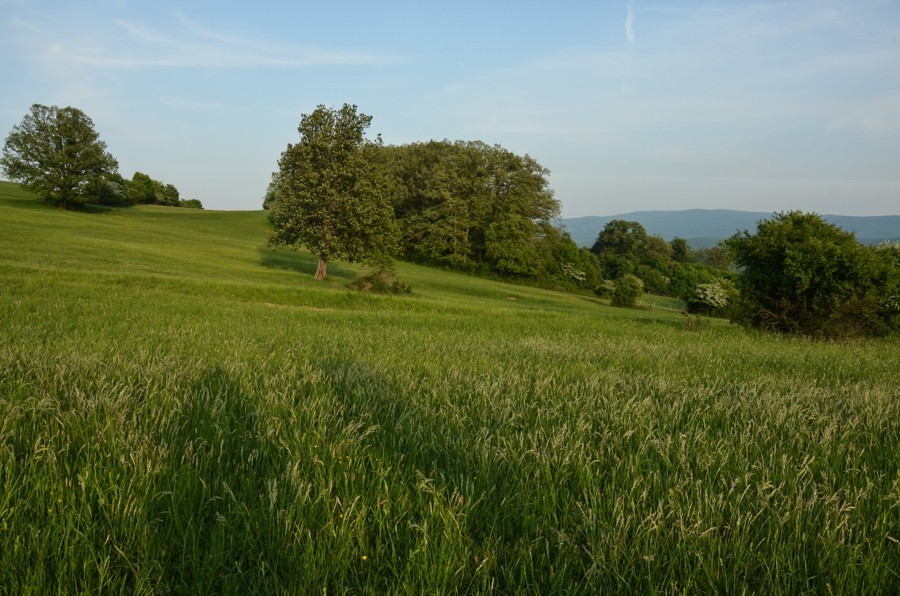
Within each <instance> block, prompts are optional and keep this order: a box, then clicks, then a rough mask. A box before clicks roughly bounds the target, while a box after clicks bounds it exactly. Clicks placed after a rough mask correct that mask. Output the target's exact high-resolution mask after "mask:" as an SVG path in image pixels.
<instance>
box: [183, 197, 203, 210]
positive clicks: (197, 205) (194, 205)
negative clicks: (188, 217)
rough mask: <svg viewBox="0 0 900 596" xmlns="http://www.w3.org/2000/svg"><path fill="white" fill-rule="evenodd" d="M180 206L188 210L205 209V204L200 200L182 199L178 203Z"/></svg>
mask: <svg viewBox="0 0 900 596" xmlns="http://www.w3.org/2000/svg"><path fill="white" fill-rule="evenodd" d="M178 206H179V207H186V208H188V209H203V203H201V202H200V199H181V200H180V201H179V202H178Z"/></svg>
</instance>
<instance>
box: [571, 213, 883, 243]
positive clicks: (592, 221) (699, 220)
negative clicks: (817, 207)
mask: <svg viewBox="0 0 900 596" xmlns="http://www.w3.org/2000/svg"><path fill="white" fill-rule="evenodd" d="M771 217H772V214H771V213H767V212H764V211H734V210H731V209H688V210H685V211H635V212H632V213H623V214H621V215H606V216H587V217H573V218H566V219H562V220H561V221H562V224H563V225H564V226H565V227H566V228H567V229H568V230H569V233H570V234H571V235H572V239H573V240H574V241H575V242H576V243H577V244H579V245H581V246H588V247H590V246H591V245H592V244H593V243H594V241H595V240H597V235H598V234H599V233H600V230H602V229H603V227H604V226H605V225H606V224H608V223H609V222H611V221H612V220H614V219H624V220H626V221H636V222H638V223H640V224H641V225H642V226H644V228H645V229H646V230H647V233H648V234H656V235H659V236H662V237H663V238H665V239H666V240H671V239H672V238H675V237H678V238H684V239H685V240H687V241H688V244H690V246H691V248H694V249H698V248H709V247H710V246H714V245H715V244H717V243H718V242H719V241H720V240H724V239H725V238H728V237H729V236H731V235H733V234H734V233H735V232H737V231H740V230H750V231H751V232H752V231H753V230H755V229H756V224H757V223H758V222H759V221H760V220H763V219H769V218H771ZM822 218H823V219H825V220H826V221H828V222H830V223H832V224H834V225H836V226H838V227H839V228H841V229H844V230H847V231H848V232H853V233H854V234H855V235H856V239H857V240H859V241H860V242H862V243H863V244H878V243H880V242H882V241H884V240H890V241H897V240H900V215H873V216H852V215H823V216H822Z"/></svg>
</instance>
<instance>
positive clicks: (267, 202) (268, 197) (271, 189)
mask: <svg viewBox="0 0 900 596" xmlns="http://www.w3.org/2000/svg"><path fill="white" fill-rule="evenodd" d="M277 190H278V172H272V179H271V180H269V185H268V186H267V187H266V194H265V195H263V203H262V208H263V209H265V210H266V211H269V210H270V209H272V205H274V204H275V193H276V191H277Z"/></svg>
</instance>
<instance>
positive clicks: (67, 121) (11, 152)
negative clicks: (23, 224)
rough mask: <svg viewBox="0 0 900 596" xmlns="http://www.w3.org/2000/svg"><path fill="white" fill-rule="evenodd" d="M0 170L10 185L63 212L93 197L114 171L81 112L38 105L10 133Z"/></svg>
mask: <svg viewBox="0 0 900 596" xmlns="http://www.w3.org/2000/svg"><path fill="white" fill-rule="evenodd" d="M0 165H2V166H3V169H4V170H5V171H6V175H7V176H9V178H10V179H12V180H16V181H18V182H20V183H21V184H22V186H23V187H25V188H26V189H28V190H30V191H32V192H34V193H36V194H37V195H39V196H40V197H42V198H44V199H46V200H48V201H50V202H51V203H53V204H55V205H58V206H59V207H62V208H64V209H75V208H77V207H79V206H81V205H83V204H84V203H85V201H86V200H87V199H88V198H89V197H96V196H98V195H99V194H100V192H101V188H102V187H103V185H104V177H105V176H108V175H112V174H114V173H115V172H116V171H117V169H118V167H119V164H118V162H117V161H116V160H115V158H113V156H112V155H110V154H109V153H108V152H107V151H106V143H104V142H103V141H101V140H100V135H99V134H98V133H97V132H96V131H95V130H94V123H93V121H92V120H91V119H90V118H89V117H88V116H87V115H85V114H84V112H82V111H81V110H79V109H77V108H72V107H65V108H59V107H57V106H49V107H48V106H43V105H40V104H34V105H32V106H31V110H30V111H29V113H28V114H26V115H25V117H24V118H23V119H22V122H21V123H20V124H18V125H16V126H14V127H13V129H12V131H11V132H10V133H9V136H8V137H7V138H6V142H5V143H4V145H3V156H2V158H0Z"/></svg>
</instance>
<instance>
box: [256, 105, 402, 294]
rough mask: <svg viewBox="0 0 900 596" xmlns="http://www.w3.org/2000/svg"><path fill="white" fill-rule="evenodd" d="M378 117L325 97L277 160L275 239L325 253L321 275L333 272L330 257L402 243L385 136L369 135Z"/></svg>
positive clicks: (359, 255) (358, 255)
mask: <svg viewBox="0 0 900 596" xmlns="http://www.w3.org/2000/svg"><path fill="white" fill-rule="evenodd" d="M371 121H372V117H371V116H367V115H365V114H358V113H357V111H356V106H355V105H348V104H344V106H343V107H342V108H341V109H340V110H335V109H330V108H327V107H325V106H322V105H320V106H319V107H317V108H316V109H315V111H313V113H312V114H304V115H303V117H302V118H301V120H300V126H299V127H298V131H299V132H300V142H299V143H297V144H296V145H288V146H287V149H285V151H284V153H282V154H281V159H280V160H279V162H278V165H279V171H278V173H277V176H275V177H274V178H273V180H275V181H276V185H277V186H276V188H275V189H274V194H275V198H274V201H272V202H271V213H272V222H273V224H274V227H275V229H274V230H273V232H272V235H271V237H270V239H269V242H270V244H272V245H273V246H279V245H285V246H293V247H297V246H299V245H303V246H306V247H307V248H308V249H309V250H310V251H311V252H312V253H313V254H315V255H316V256H318V258H319V262H318V267H317V268H316V275H315V278H316V279H324V278H325V277H326V275H327V267H328V260H329V259H332V258H334V259H346V260H348V261H351V262H358V261H362V260H364V259H366V258H367V257H369V256H371V255H376V254H386V253H390V252H393V251H394V250H395V247H396V242H397V236H398V234H397V226H396V223H395V221H394V212H393V208H392V206H391V201H390V196H389V191H388V190H387V189H388V188H389V185H388V184H387V183H386V180H385V177H384V175H383V170H382V168H381V167H380V161H379V159H378V157H377V155H376V152H377V150H378V148H379V147H380V146H381V139H380V138H378V139H377V140H375V141H371V140H368V139H366V138H365V136H364V133H365V130H366V128H368V126H369V124H370V123H371Z"/></svg>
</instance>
